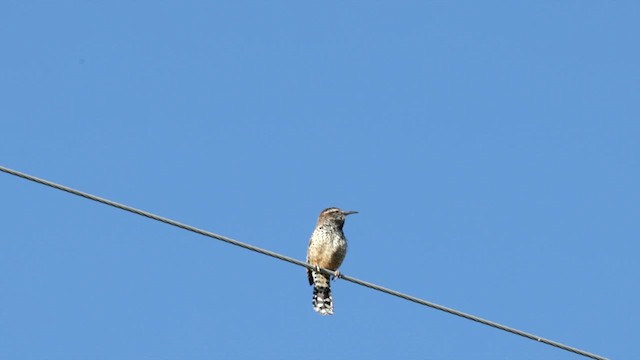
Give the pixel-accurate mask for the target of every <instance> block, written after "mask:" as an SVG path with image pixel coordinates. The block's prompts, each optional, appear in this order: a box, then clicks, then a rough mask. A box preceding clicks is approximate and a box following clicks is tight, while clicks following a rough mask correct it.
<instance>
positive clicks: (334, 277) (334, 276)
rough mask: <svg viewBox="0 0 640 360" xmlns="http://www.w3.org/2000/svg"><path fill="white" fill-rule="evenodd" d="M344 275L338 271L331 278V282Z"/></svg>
mask: <svg viewBox="0 0 640 360" xmlns="http://www.w3.org/2000/svg"><path fill="white" fill-rule="evenodd" d="M341 277H342V274H340V270H336V271H335V273H334V274H333V275H332V276H331V280H336V279H340V278H341Z"/></svg>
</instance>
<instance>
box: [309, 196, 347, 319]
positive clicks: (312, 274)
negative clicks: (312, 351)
mask: <svg viewBox="0 0 640 360" xmlns="http://www.w3.org/2000/svg"><path fill="white" fill-rule="evenodd" d="M357 213H358V212H357V211H344V210H340V209H338V208H335V207H330V208H327V209H324V210H322V212H321V213H320V216H318V223H317V225H316V228H315V230H313V234H312V235H311V239H309V248H308V249H307V262H308V263H309V264H311V265H315V267H316V270H310V269H307V276H308V277H309V285H313V310H315V311H317V312H319V313H320V314H321V315H333V297H331V289H330V284H329V280H330V279H329V275H325V274H323V273H321V272H320V271H319V270H320V269H319V268H325V269H329V270H333V271H336V272H337V273H338V275H339V272H338V268H339V267H340V265H342V261H343V260H344V257H345V255H347V238H346V237H345V236H344V233H343V232H342V227H343V226H344V220H345V218H346V217H347V215H351V214H357Z"/></svg>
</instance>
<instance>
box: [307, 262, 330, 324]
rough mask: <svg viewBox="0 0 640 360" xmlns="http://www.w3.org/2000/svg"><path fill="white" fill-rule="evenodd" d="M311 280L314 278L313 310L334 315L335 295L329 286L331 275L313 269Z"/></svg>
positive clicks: (321, 313)
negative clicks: (333, 295) (332, 294)
mask: <svg viewBox="0 0 640 360" xmlns="http://www.w3.org/2000/svg"><path fill="white" fill-rule="evenodd" d="M310 275H311V276H309V280H313V310H315V311H317V312H318V313H320V315H333V297H332V296H331V288H330V287H329V286H330V284H329V282H330V281H329V276H328V275H325V274H321V273H318V272H315V271H311V274H310Z"/></svg>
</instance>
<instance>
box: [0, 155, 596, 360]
mask: <svg viewBox="0 0 640 360" xmlns="http://www.w3.org/2000/svg"><path fill="white" fill-rule="evenodd" d="M0 171H3V172H5V173H7V174H11V175H14V176H18V177H21V178H23V179H26V180H29V181H33V182H36V183H39V184H42V185H46V186H49V187H52V188H54V189H58V190H62V191H65V192H68V193H70V194H73V195H77V196H81V197H83V198H86V199H89V200H93V201H97V202H99V203H103V204H105V205H109V206H113V207H115V208H118V209H121V210H124V211H128V212H131V213H134V214H137V215H141V216H144V217H147V218H150V219H153V220H157V221H160V222H163V223H165V224H169V225H172V226H176V227H179V228H181V229H184V230H188V231H191V232H194V233H196V234H200V235H204V236H208V237H210V238H214V239H217V240H220V241H224V242H226V243H229V244H232V245H236V246H240V247H242V248H245V249H247V250H251V251H255V252H257V253H260V254H263V255H267V256H271V257H274V258H276V259H280V260H283V261H286V262H290V263H292V264H295V265H298V266H302V267H305V268H307V269H312V270H313V269H316V268H315V266H313V265H311V264H308V263H306V262H304V261H300V260H297V259H294V258H291V257H288V256H284V255H281V254H278V253H275V252H273V251H269V250H265V249H262V248H259V247H257V246H253V245H250V244H245V243H243V242H240V241H237V240H234V239H231V238H228V237H226V236H222V235H218V234H214V233H212V232H209V231H205V230H201V229H198V228H196V227H193V226H190V225H186V224H183V223H180V222H177V221H174V220H171V219H167V218H164V217H162V216H158V215H154V214H152V213H149V212H146V211H143V210H139V209H136V208H133V207H130V206H127V205H123V204H119V203H117V202H114V201H111V200H107V199H104V198H101V197H98V196H95V195H91V194H88V193H86V192H82V191H79V190H75V189H72V188H70V187H67V186H64V185H60V184H56V183H54V182H51V181H48V180H44V179H40V178H37V177H35V176H31V175H28V174H25V173H21V172H19V171H16V170H12V169H9V168H6V167H4V166H0ZM320 272H322V273H325V274H328V275H331V276H336V275H337V276H338V277H339V278H341V279H344V280H346V281H349V282H352V283H354V284H358V285H361V286H365V287H368V288H370V289H373V290H377V291H381V292H384V293H387V294H389V295H393V296H396V297H399V298H402V299H405V300H409V301H412V302H414V303H417V304H420V305H424V306H428V307H431V308H434V309H437V310H440V311H444V312H447V313H449V314H452V315H456V316H459V317H462V318H465V319H468V320H472V321H475V322H478V323H481V324H484V325H488V326H491V327H494V328H496V329H500V330H503V331H507V332H510V333H512V334H515V335H519V336H522V337H525V338H527V339H531V340H535V341H538V342H541V343H543V344H547V345H551V346H555V347H557V348H559V349H562V350H566V351H570V352H572V353H575V354H578V355H582V356H585V357H588V358H592V359H597V360H607V358H605V357H602V356H600V355H596V354H592V353H589V352H586V351H584V350H580V349H577V348H574V347H571V346H568V345H564V344H561V343H559V342H556V341H553V340H549V339H545V338H542V337H540V336H537V335H533V334H530V333H527V332H524V331H520V330H517V329H514V328H511V327H508V326H505V325H501V324H498V323H496V322H493V321H489V320H485V319H483V318H480V317H477V316H474V315H470V314H466V313H464V312H461V311H458V310H454V309H451V308H448V307H445V306H442V305H438V304H435V303H432V302H429V301H426V300H422V299H419V298H417V297H413V296H411V295H407V294H403V293H401V292H398V291H395V290H391V289H387V288H385V287H382V286H379V285H376V284H372V283H369V282H366V281H363V280H360V279H356V278H354V277H351V276H347V275H344V274H342V273H339V274H338V273H337V272H334V271H331V270H328V269H323V268H321V269H320Z"/></svg>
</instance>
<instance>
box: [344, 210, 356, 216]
mask: <svg viewBox="0 0 640 360" xmlns="http://www.w3.org/2000/svg"><path fill="white" fill-rule="evenodd" d="M357 213H358V212H357V211H344V212H343V214H344V215H345V216H347V215H351V214H357Z"/></svg>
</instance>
